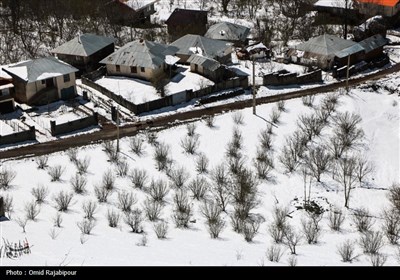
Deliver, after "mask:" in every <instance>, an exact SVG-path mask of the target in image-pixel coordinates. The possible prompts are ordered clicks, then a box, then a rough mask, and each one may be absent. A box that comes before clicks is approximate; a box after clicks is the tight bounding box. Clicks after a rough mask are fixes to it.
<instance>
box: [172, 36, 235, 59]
mask: <svg viewBox="0 0 400 280" xmlns="http://www.w3.org/2000/svg"><path fill="white" fill-rule="evenodd" d="M171 46H172V47H176V48H178V51H177V54H184V55H192V54H195V53H196V54H198V53H199V51H200V50H201V54H202V55H204V56H207V57H209V58H216V57H219V56H222V55H223V54H224V53H225V52H226V50H228V49H231V48H232V46H231V44H230V43H227V42H225V41H221V40H214V39H210V38H206V37H203V36H199V35H192V34H188V35H185V36H183V37H181V38H179V39H178V40H176V41H175V42H173V43H172V44H171ZM194 48H196V52H195V51H194V50H195V49H194ZM199 49H200V50H199Z"/></svg>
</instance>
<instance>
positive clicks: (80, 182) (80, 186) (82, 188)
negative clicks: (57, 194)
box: [69, 173, 87, 194]
mask: <svg viewBox="0 0 400 280" xmlns="http://www.w3.org/2000/svg"><path fill="white" fill-rule="evenodd" d="M69 182H70V184H71V187H72V189H73V190H74V192H75V193H77V194H84V193H86V184H87V179H86V178H85V177H84V176H82V175H79V173H77V174H75V176H73V177H72V178H71V179H70V181H69Z"/></svg>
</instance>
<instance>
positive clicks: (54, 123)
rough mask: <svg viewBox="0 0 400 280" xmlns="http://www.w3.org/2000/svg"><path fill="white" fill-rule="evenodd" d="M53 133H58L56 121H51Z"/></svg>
mask: <svg viewBox="0 0 400 280" xmlns="http://www.w3.org/2000/svg"><path fill="white" fill-rule="evenodd" d="M50 131H51V135H53V136H54V135H56V121H50Z"/></svg>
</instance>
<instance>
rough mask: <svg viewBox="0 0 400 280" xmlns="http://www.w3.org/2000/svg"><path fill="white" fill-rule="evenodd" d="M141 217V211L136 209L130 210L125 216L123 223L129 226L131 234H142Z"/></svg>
mask: <svg viewBox="0 0 400 280" xmlns="http://www.w3.org/2000/svg"><path fill="white" fill-rule="evenodd" d="M142 222H143V215H142V211H141V210H140V209H138V208H135V209H134V210H132V212H127V213H126V214H125V223H126V224H127V225H128V226H130V228H131V230H132V232H134V233H143V226H142Z"/></svg>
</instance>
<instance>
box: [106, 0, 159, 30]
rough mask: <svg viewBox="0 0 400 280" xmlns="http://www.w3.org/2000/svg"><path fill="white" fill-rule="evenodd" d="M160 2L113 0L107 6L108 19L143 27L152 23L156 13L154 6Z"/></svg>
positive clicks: (153, 0) (157, 0)
mask: <svg viewBox="0 0 400 280" xmlns="http://www.w3.org/2000/svg"><path fill="white" fill-rule="evenodd" d="M159 1H160V0H111V1H110V2H108V3H107V4H106V5H108V7H107V13H108V18H110V19H112V20H113V22H114V23H116V24H120V25H128V26H141V25H145V24H148V23H150V21H151V18H150V17H151V15H152V14H154V13H155V12H156V9H155V6H154V4H155V3H157V2H159Z"/></svg>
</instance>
